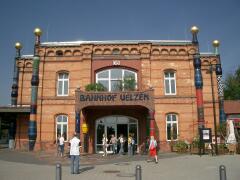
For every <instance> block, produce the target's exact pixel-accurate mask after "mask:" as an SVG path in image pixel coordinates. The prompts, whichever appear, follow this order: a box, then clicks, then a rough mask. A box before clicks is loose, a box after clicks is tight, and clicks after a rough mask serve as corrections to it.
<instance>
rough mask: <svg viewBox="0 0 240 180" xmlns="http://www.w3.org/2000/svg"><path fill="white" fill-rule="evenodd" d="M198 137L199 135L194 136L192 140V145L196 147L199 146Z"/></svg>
mask: <svg viewBox="0 0 240 180" xmlns="http://www.w3.org/2000/svg"><path fill="white" fill-rule="evenodd" d="M199 142H200V139H199V137H195V138H194V139H193V141H192V146H193V147H198V146H199Z"/></svg>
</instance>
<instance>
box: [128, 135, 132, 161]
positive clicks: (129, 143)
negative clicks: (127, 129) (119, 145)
mask: <svg viewBox="0 0 240 180" xmlns="http://www.w3.org/2000/svg"><path fill="white" fill-rule="evenodd" d="M128 155H129V156H131V155H132V137H131V135H129V136H128Z"/></svg>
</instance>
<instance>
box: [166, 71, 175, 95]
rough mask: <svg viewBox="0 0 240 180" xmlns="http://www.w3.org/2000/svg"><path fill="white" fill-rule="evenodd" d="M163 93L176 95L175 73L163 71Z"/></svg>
mask: <svg viewBox="0 0 240 180" xmlns="http://www.w3.org/2000/svg"><path fill="white" fill-rule="evenodd" d="M164 87H165V95H176V73H175V72H174V71H166V72H165V73H164Z"/></svg>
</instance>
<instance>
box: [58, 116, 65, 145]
mask: <svg viewBox="0 0 240 180" xmlns="http://www.w3.org/2000/svg"><path fill="white" fill-rule="evenodd" d="M58 135H63V137H64V140H65V141H67V139H68V117H67V116H66V115H58V116H57V118H56V138H57V137H58Z"/></svg>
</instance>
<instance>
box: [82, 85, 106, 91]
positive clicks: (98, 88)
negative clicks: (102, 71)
mask: <svg viewBox="0 0 240 180" xmlns="http://www.w3.org/2000/svg"><path fill="white" fill-rule="evenodd" d="M85 90H86V91H106V90H107V89H106V88H105V87H104V86H103V85H102V84H101V83H92V84H88V85H86V86H85Z"/></svg>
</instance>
